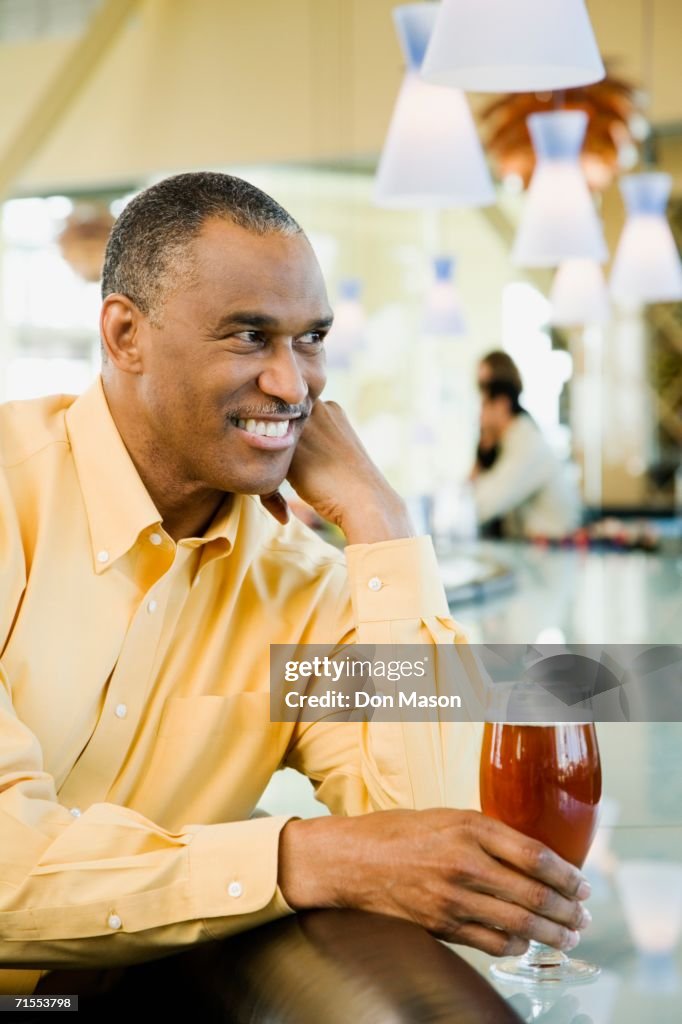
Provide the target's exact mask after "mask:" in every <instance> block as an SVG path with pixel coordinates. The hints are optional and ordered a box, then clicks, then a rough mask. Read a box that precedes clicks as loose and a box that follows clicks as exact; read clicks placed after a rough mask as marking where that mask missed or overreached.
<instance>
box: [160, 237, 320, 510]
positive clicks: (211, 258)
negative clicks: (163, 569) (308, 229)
mask: <svg viewBox="0 0 682 1024" xmlns="http://www.w3.org/2000/svg"><path fill="white" fill-rule="evenodd" d="M192 253H193V256H194V264H195V272H194V273H193V275H192V279H191V281H190V282H188V283H187V285H185V284H181V285H180V287H178V288H175V289H172V290H171V294H170V295H169V296H168V298H167V300H166V301H165V302H164V304H163V307H162V309H161V310H160V311H158V316H159V320H160V322H161V326H160V327H153V326H152V325H150V324H149V322H148V321H147V320H146V319H145V320H144V323H143V326H142V334H143V343H144V373H143V377H142V380H141V388H142V392H141V394H142V401H143V406H144V414H145V415H146V416H147V418H148V424H149V427H150V428H151V433H152V435H153V436H154V437H155V438H156V447H157V448H158V453H159V457H160V458H164V459H166V460H168V461H169V463H170V464H171V465H172V466H173V467H175V469H176V472H179V473H180V474H181V475H182V477H183V480H182V481H178V483H182V482H187V483H188V484H189V485H191V486H193V485H195V484H197V483H198V484H203V485H206V486H207V487H210V488H212V489H216V490H221V491H234V492H241V493H246V494H268V493H270V492H272V491H274V490H275V489H276V488H277V487H278V486H279V485H280V484H281V483H282V481H283V480H284V478H285V477H286V475H287V472H288V470H289V464H290V462H291V459H292V457H293V453H294V449H295V446H296V442H297V441H298V438H299V437H300V433H301V430H302V429H303V425H304V423H305V420H306V417H307V416H308V415H309V413H310V411H311V408H312V405H313V402H314V401H315V400H316V399H317V397H318V396H319V394H320V392H321V391H322V389H323V387H324V384H325V379H326V375H325V355H324V347H323V339H324V336H325V334H326V332H327V330H328V328H329V325H330V323H331V316H332V313H331V309H330V307H329V302H328V299H327V294H326V289H325V285H324V281H323V279H322V274H321V271H320V268H319V265H318V263H317V260H316V258H315V255H314V253H313V251H312V249H311V247H310V244H309V243H308V241H307V240H306V238H305V237H304V236H303V235H293V236H289V237H286V236H283V235H280V234H276V233H272V234H267V235H262V236H261V235H255V234H252V233H251V232H249V231H246V230H245V229H243V228H241V227H238V226H237V225H235V224H233V223H231V222H230V221H228V220H223V219H218V218H214V219H211V220H208V221H207V222H206V223H205V224H204V225H203V228H202V230H201V232H200V234H199V235H198V236H197V238H196V239H195V240H194V242H193V243H192Z"/></svg>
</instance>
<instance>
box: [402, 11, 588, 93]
mask: <svg viewBox="0 0 682 1024" xmlns="http://www.w3.org/2000/svg"><path fill="white" fill-rule="evenodd" d="M422 73H423V76H424V78H425V79H426V80H427V81H429V82H434V83H436V84H439V85H447V86H450V87H454V88H458V89H467V90H469V91H471V92H535V91H540V92H548V91H550V90H552V89H569V88H571V87H573V86H577V85H588V84H590V83H592V82H598V81H601V79H602V78H604V75H605V71H604V64H603V62H602V59H601V57H600V55H599V49H598V47H597V43H596V41H595V38H594V33H593V31H592V26H591V24H590V19H589V16H588V14H587V10H586V8H585V3H584V0H443V2H442V4H441V5H440V10H439V12H438V18H437V19H436V24H435V27H434V30H433V34H432V36H431V40H430V42H429V46H428V49H427V51H426V56H425V58H424V65H423V69H422Z"/></svg>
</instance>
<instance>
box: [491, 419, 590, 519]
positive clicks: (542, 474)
mask: <svg viewBox="0 0 682 1024" xmlns="http://www.w3.org/2000/svg"><path fill="white" fill-rule="evenodd" d="M473 487H474V498H475V501H476V511H477V515H478V519H479V522H482V523H485V522H487V521H488V520H490V519H495V518H497V517H498V516H500V517H503V519H504V531H505V536H510V537H554V538H556V537H563V536H566V534H568V533H571V531H572V530H574V529H576V527H577V526H578V525H579V523H580V499H579V496H578V493H577V488H576V486H575V484H574V483H573V481H572V480H571V479H570V477H569V474H568V467H567V466H566V465H563V464H562V463H561V462H560V461H559V460H558V459H557V457H556V455H555V454H554V452H553V451H552V449H551V448H550V447H549V445H548V444H547V442H546V441H545V439H544V437H543V436H542V434H541V433H540V431H539V430H538V428H537V426H536V425H535V423H534V422H533V420H532V419H531V418H530V416H528V415H527V414H525V413H519V415H517V416H515V417H514V418H513V420H512V421H511V423H510V424H509V426H508V427H507V429H506V430H505V432H504V435H503V437H502V440H501V442H500V452H499V454H498V456H497V459H496V460H495V462H494V464H493V465H492V466H491V468H490V469H487V470H484V471H483V472H481V473H480V474H479V475H478V476H477V477H476V479H475V480H474V481H473Z"/></svg>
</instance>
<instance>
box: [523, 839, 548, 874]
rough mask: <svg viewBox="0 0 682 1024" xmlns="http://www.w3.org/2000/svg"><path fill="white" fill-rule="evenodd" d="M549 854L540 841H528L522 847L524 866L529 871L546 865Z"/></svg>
mask: <svg viewBox="0 0 682 1024" xmlns="http://www.w3.org/2000/svg"><path fill="white" fill-rule="evenodd" d="M550 857H551V854H550V852H549V850H548V849H547V847H546V846H543V845H542V843H536V842H534V841H532V840H531V841H528V842H526V843H525V844H524V847H523V859H524V862H525V865H526V868H527V869H529V870H530V871H538V870H541V869H542V868H544V867H547V865H548V863H549V859H550Z"/></svg>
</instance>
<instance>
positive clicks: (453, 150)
mask: <svg viewBox="0 0 682 1024" xmlns="http://www.w3.org/2000/svg"><path fill="white" fill-rule="evenodd" d="M438 7H439V4H437V3H417V4H404V5H403V6H401V7H397V8H395V10H394V12H393V16H394V20H395V25H396V31H397V33H398V38H399V40H400V45H401V48H402V50H403V53H404V55H405V61H406V64H407V71H406V74H405V78H404V79H403V83H402V86H401V89H400V93H399V95H398V99H397V101H396V105H395V108H394V111H393V115H392V118H391V123H390V125H389V129H388V134H387V136H386V141H385V143H384V148H383V151H382V153H381V158H380V160H379V167H378V170H377V177H376V182H375V191H374V196H375V201H376V202H377V204H378V205H379V206H387V207H394V208H417V209H420V208H424V207H441V208H442V207H453V206H488V205H490V204H491V203H493V202H494V201H495V191H494V188H493V183H492V179H491V177H490V171H489V170H488V165H487V163H486V160H485V156H484V155H483V150H482V148H481V143H480V141H479V138H478V135H477V133H476V127H475V125H474V121H473V118H472V116H471V111H470V109H469V104H468V102H467V99H466V97H465V96H464V94H463V93H462V92H460V91H459V90H456V89H446V88H443V87H442V86H439V85H431V84H430V83H429V82H425V81H424V80H423V79H422V78H421V77H420V76H419V69H420V67H421V63H422V59H423V56H424V51H425V49H426V45H427V43H428V39H429V35H430V33H431V30H432V28H433V23H434V21H435V17H436V14H437V11H438Z"/></svg>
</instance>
